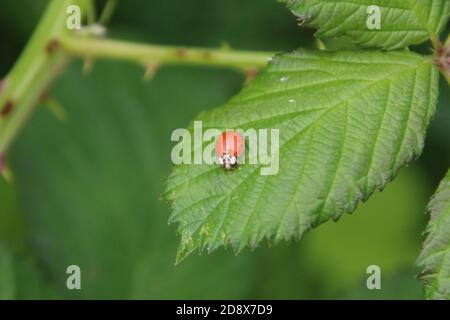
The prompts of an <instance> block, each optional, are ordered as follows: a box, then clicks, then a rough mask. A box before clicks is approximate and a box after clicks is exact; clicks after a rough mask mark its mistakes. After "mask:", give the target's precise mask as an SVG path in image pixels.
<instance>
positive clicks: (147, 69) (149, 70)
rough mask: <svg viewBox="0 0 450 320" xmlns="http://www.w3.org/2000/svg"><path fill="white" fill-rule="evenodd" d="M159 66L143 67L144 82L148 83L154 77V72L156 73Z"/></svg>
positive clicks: (155, 64) (151, 64)
mask: <svg viewBox="0 0 450 320" xmlns="http://www.w3.org/2000/svg"><path fill="white" fill-rule="evenodd" d="M158 69H159V64H157V63H149V64H147V65H146V67H145V74H144V80H146V81H149V80H152V79H153V78H154V77H155V74H156V72H158Z"/></svg>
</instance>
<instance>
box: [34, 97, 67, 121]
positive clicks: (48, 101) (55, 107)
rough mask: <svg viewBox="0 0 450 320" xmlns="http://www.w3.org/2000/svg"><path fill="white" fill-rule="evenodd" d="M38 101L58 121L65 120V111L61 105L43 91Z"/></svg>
mask: <svg viewBox="0 0 450 320" xmlns="http://www.w3.org/2000/svg"><path fill="white" fill-rule="evenodd" d="M40 101H41V102H42V103H43V104H44V105H45V106H46V107H47V108H48V110H50V112H51V113H52V114H53V115H54V116H55V117H56V118H57V119H58V120H60V121H64V120H66V117H67V115H66V111H65V110H64V108H63V107H62V106H61V104H60V103H59V102H58V101H57V100H56V99H55V98H54V97H53V96H52V95H51V94H50V93H49V92H48V91H47V90H45V91H44V92H43V93H42V94H41V97H40Z"/></svg>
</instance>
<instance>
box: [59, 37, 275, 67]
mask: <svg viewBox="0 0 450 320" xmlns="http://www.w3.org/2000/svg"><path fill="white" fill-rule="evenodd" d="M58 43H59V45H60V47H61V48H62V49H63V50H64V51H65V52H66V53H68V54H71V55H73V56H79V57H86V58H90V59H94V58H109V59H115V60H127V61H133V62H137V63H139V64H142V65H144V66H151V65H160V64H172V65H174V64H178V65H179V64H183V65H203V66H219V67H229V68H236V69H240V70H251V69H260V68H262V67H264V66H266V64H267V61H268V59H269V58H270V57H271V56H273V54H274V53H272V52H253V51H235V50H229V49H220V48H219V49H207V48H187V47H176V46H161V45H151V44H137V43H132V42H127V41H118V40H105V39H98V38H77V37H61V38H60V39H58Z"/></svg>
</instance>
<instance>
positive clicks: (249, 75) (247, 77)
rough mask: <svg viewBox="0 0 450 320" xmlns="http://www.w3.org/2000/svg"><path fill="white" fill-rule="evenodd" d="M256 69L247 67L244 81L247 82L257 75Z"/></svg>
mask: <svg viewBox="0 0 450 320" xmlns="http://www.w3.org/2000/svg"><path fill="white" fill-rule="evenodd" d="M258 72H259V71H258V69H253V68H249V69H246V70H245V83H248V82H250V81H252V80H253V79H255V77H256V76H257V75H258Z"/></svg>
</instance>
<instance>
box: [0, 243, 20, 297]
mask: <svg viewBox="0 0 450 320" xmlns="http://www.w3.org/2000/svg"><path fill="white" fill-rule="evenodd" d="M15 293H16V287H15V283H14V264H13V258H12V256H11V254H10V252H8V251H7V250H6V249H5V248H4V247H3V246H1V245H0V300H6V299H13V298H14V296H15Z"/></svg>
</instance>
